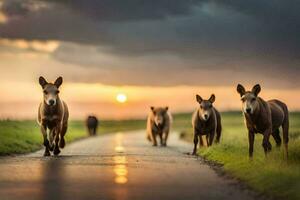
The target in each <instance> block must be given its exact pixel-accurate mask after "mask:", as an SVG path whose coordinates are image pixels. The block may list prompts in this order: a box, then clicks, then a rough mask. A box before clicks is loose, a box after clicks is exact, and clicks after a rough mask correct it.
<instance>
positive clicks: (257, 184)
mask: <svg viewBox="0 0 300 200" xmlns="http://www.w3.org/2000/svg"><path fill="white" fill-rule="evenodd" d="M174 122H175V123H174V128H175V129H176V130H177V131H180V132H184V133H185V134H184V138H185V139H186V140H188V141H191V142H192V138H193V136H192V128H191V125H190V124H191V114H181V115H178V116H175V120H174ZM222 124H223V132H222V134H223V135H222V140H221V143H220V144H218V145H214V146H212V147H210V148H203V149H201V150H199V152H198V153H199V154H200V155H201V156H203V157H205V158H206V159H208V160H212V161H216V162H218V163H221V164H223V165H224V170H225V171H226V172H227V173H229V174H231V175H232V176H234V177H237V178H239V179H240V180H242V181H245V182H246V183H247V184H248V185H249V186H250V187H252V188H254V189H255V190H257V191H259V192H263V193H266V194H268V195H270V196H274V197H278V198H284V199H295V200H296V199H300V113H291V114H290V143H289V160H288V162H286V161H285V160H284V158H283V147H282V148H281V149H276V148H275V143H274V140H273V138H271V142H272V145H273V151H272V152H271V153H270V155H269V157H268V158H267V159H266V158H265V156H264V153H263V148H262V146H261V143H262V136H261V135H256V138H255V148H254V159H253V161H252V162H249V159H248V137H247V130H246V128H245V126H244V123H243V118H242V114H241V113H240V112H238V113H236V112H232V113H222ZM191 151H192V145H191Z"/></svg>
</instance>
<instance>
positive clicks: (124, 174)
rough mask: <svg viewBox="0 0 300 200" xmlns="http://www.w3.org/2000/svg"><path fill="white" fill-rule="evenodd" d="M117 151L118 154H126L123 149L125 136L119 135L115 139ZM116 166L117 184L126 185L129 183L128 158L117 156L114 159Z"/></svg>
mask: <svg viewBox="0 0 300 200" xmlns="http://www.w3.org/2000/svg"><path fill="white" fill-rule="evenodd" d="M115 143H116V146H115V151H116V152H117V153H118V154H121V153H124V152H125V148H124V147H123V134H122V133H117V135H116V137H115ZM113 160H114V163H115V166H114V173H115V183H117V184H125V183H127V182H128V169H127V158H126V156H124V155H117V156H114V158H113Z"/></svg>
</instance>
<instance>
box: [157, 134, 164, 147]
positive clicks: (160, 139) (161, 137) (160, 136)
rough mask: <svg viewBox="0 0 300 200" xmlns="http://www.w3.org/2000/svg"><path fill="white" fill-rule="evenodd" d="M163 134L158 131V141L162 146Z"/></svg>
mask: <svg viewBox="0 0 300 200" xmlns="http://www.w3.org/2000/svg"><path fill="white" fill-rule="evenodd" d="M163 134H164V133H159V134H158V135H159V141H160V146H163V145H164V139H163Z"/></svg>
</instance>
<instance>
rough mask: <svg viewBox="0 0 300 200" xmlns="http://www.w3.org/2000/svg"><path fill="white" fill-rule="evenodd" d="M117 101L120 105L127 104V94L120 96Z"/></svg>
mask: <svg viewBox="0 0 300 200" xmlns="http://www.w3.org/2000/svg"><path fill="white" fill-rule="evenodd" d="M116 99H117V101H118V102H119V103H125V102H126V101H127V96H126V95H125V94H118V95H117V97H116Z"/></svg>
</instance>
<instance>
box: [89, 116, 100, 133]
mask: <svg viewBox="0 0 300 200" xmlns="http://www.w3.org/2000/svg"><path fill="white" fill-rule="evenodd" d="M98 124H99V121H98V119H97V117H95V116H88V118H87V120H86V126H87V129H88V132H89V135H90V136H93V135H96V134H97V128H98Z"/></svg>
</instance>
